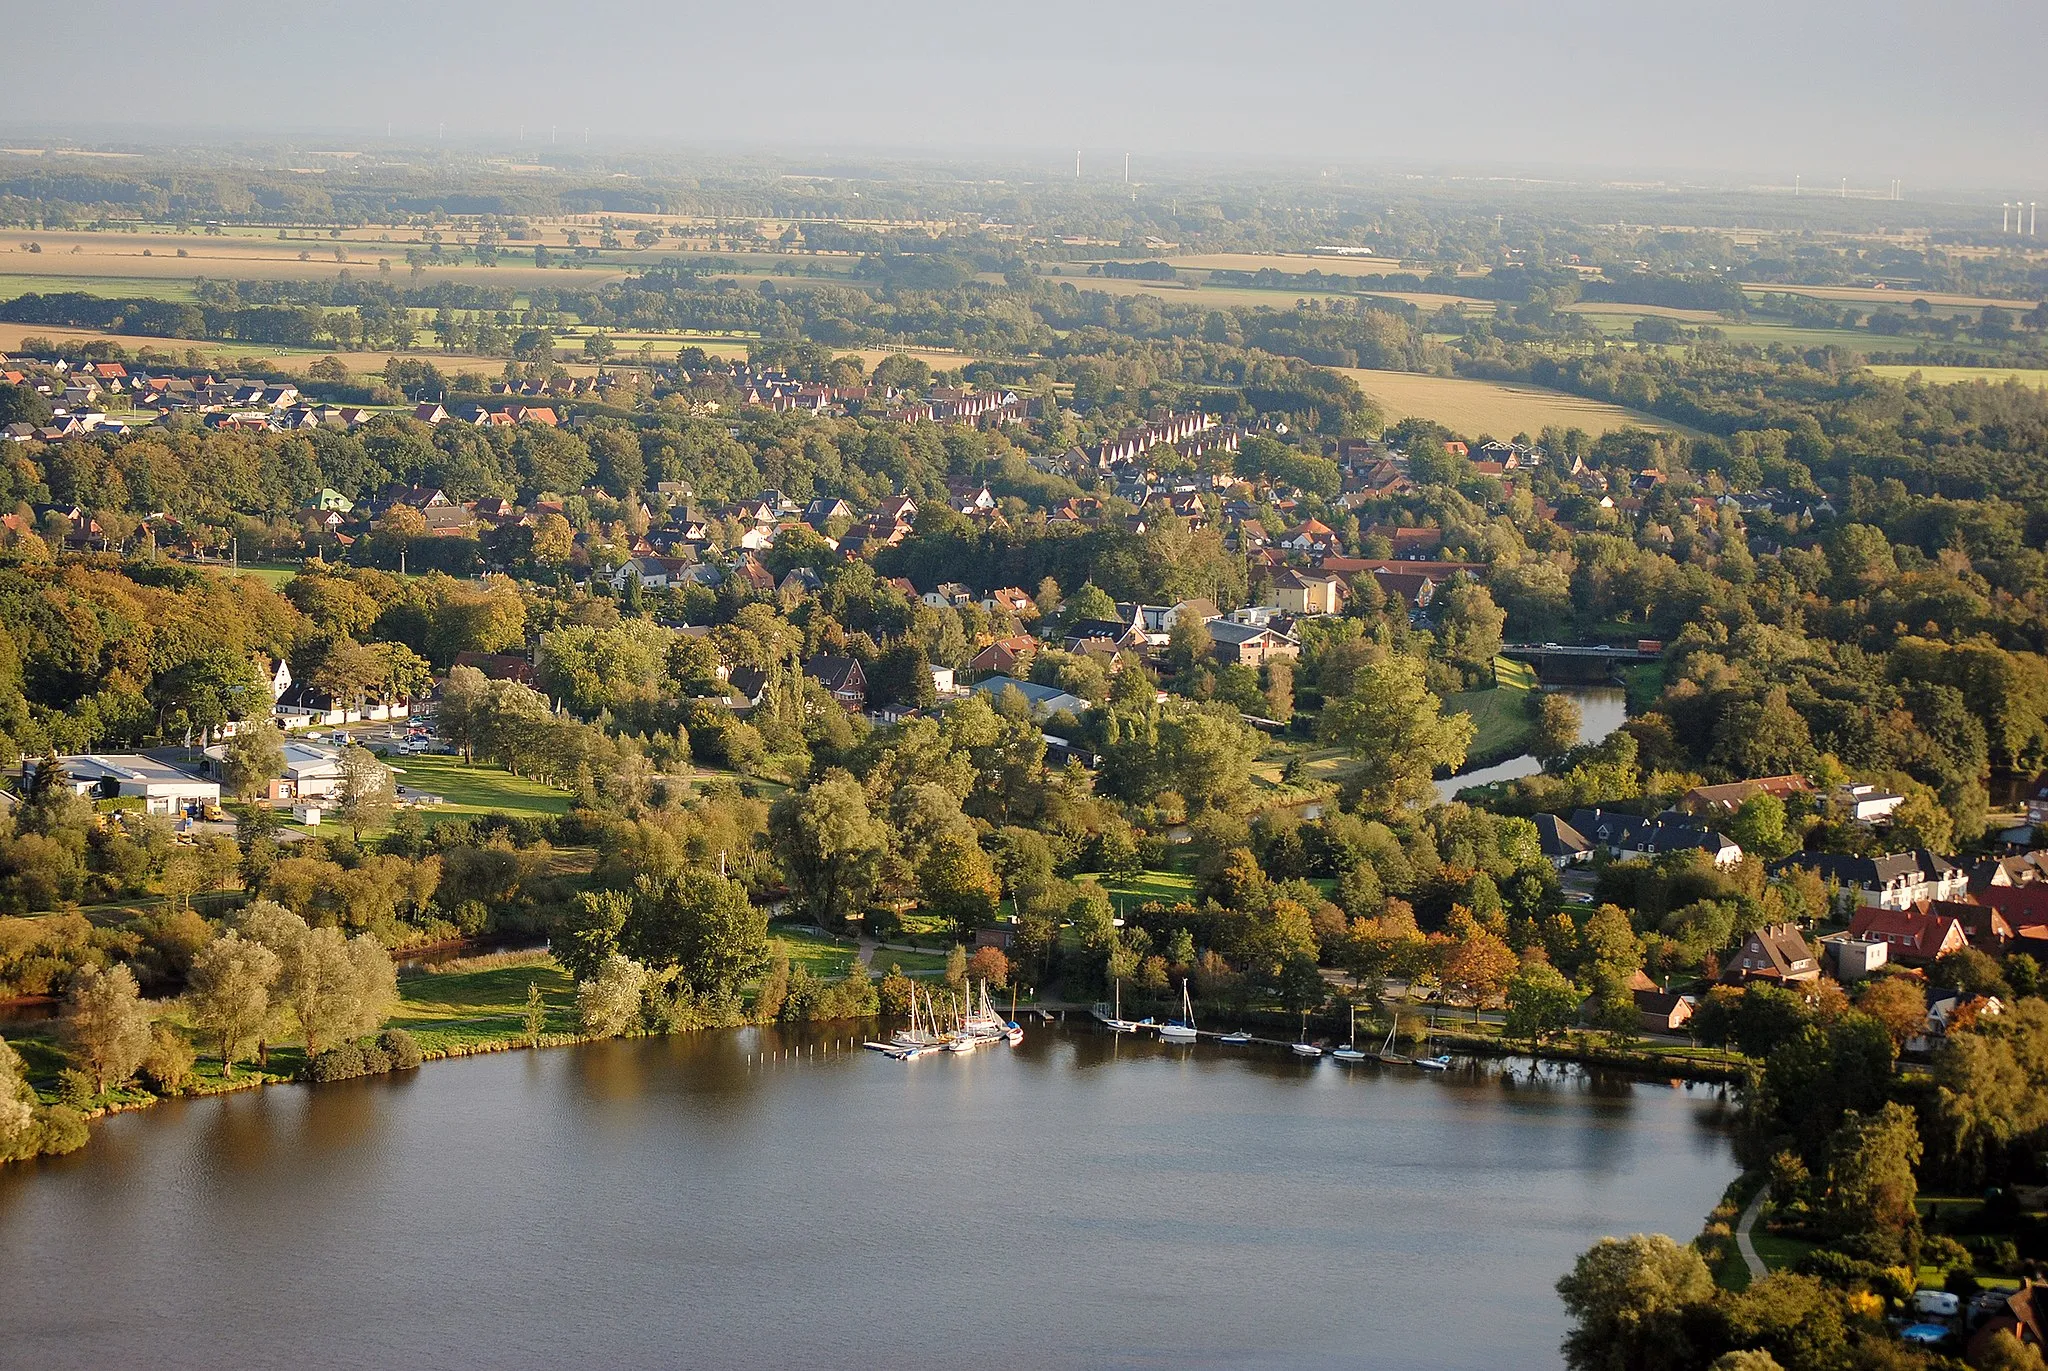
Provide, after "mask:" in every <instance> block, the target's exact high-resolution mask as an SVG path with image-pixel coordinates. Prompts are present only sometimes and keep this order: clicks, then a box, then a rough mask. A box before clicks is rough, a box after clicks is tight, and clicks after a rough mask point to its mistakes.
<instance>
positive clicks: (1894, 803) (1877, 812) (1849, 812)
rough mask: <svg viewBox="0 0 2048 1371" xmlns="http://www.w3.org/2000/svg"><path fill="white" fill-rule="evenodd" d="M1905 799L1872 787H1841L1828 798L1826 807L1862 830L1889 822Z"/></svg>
mask: <svg viewBox="0 0 2048 1371" xmlns="http://www.w3.org/2000/svg"><path fill="white" fill-rule="evenodd" d="M1905 802H1906V797H1905V796H1903V795H1897V794H1894V793H1892V792H1891V791H1889V790H1879V789H1878V788H1877V787H1876V786H1874V785H1861V784H1859V785H1843V786H1838V787H1837V788H1836V789H1835V792H1834V794H1832V795H1830V796H1828V806H1829V808H1830V809H1832V810H1833V811H1834V812H1835V813H1836V814H1837V815H1838V816H1840V817H1841V818H1844V819H1847V820H1849V821H1850V822H1851V823H1854V824H1858V825H1860V826H1862V827H1864V828H1869V827H1871V826H1873V825H1875V824H1878V823H1881V822H1886V821H1889V820H1890V818H1891V817H1892V812H1893V811H1894V810H1896V809H1897V808H1898V807H1899V806H1900V805H1902V804H1904V803H1905Z"/></svg>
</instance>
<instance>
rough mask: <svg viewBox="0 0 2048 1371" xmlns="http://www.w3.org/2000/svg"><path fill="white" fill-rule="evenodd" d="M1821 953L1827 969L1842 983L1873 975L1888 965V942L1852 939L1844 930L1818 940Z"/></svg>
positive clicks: (1845, 983) (1889, 962)
mask: <svg viewBox="0 0 2048 1371" xmlns="http://www.w3.org/2000/svg"><path fill="white" fill-rule="evenodd" d="M1820 947H1821V956H1822V958H1823V959H1824V960H1825V961H1826V962H1827V963H1828V970H1829V971H1831V972H1833V973H1834V977H1835V979H1836V980H1838V981H1840V982H1842V983H1843V984H1844V985H1848V984H1851V983H1853V982H1856V981H1860V980H1862V979H1864V978H1865V977H1867V976H1872V975H1875V974H1876V973H1877V972H1878V970H1879V969H1880V968H1882V967H1886V966H1889V965H1890V964H1891V944H1890V943H1888V942H1886V941H1885V940H1884V939H1882V938H1854V937H1851V936H1850V935H1848V934H1847V933H1830V934H1828V935H1827V936H1826V937H1825V938H1822V939H1821V940H1820Z"/></svg>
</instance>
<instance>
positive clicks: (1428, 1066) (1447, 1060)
mask: <svg viewBox="0 0 2048 1371" xmlns="http://www.w3.org/2000/svg"><path fill="white" fill-rule="evenodd" d="M1415 1065H1416V1066H1417V1067H1419V1068H1421V1069H1422V1070H1424V1071H1449V1070H1450V1069H1451V1054H1450V1053H1448V1052H1444V1053H1440V1054H1439V1055H1437V1056H1434V1057H1417V1058H1416V1059H1415Z"/></svg>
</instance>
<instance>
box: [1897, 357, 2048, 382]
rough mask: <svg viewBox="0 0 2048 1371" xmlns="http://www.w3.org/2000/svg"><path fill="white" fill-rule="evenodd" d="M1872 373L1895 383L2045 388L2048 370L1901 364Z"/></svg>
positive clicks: (2047, 380)
mask: <svg viewBox="0 0 2048 1371" xmlns="http://www.w3.org/2000/svg"><path fill="white" fill-rule="evenodd" d="M1871 370H1872V371H1873V372H1875V373H1877V374H1878V375H1879V376H1888V377H1890V378H1891V379H1892V380H1894V381H1904V380H1909V379H1911V378H1912V377H1915V376H1918V377H1919V378H1920V379H1921V380H1923V381H1926V382H1928V383H1930V384H1932V385H1937V386H1953V385H1964V384H1967V383H1969V382H1971V381H1989V382H1990V383H1991V384H1993V385H1997V384H1998V383H1999V382H2001V381H2018V382H2021V383H2022V384H2024V385H2030V386H2048V371H2035V370H2026V369H2023V368H2020V367H1915V366H1907V365H1905V364H1903V363H1900V364H1892V365H1882V366H1874V367H1872V368H1871Z"/></svg>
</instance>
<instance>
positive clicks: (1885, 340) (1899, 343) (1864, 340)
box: [1714, 323, 1926, 353]
mask: <svg viewBox="0 0 2048 1371" xmlns="http://www.w3.org/2000/svg"><path fill="white" fill-rule="evenodd" d="M1714 327H1715V328H1718V329H1720V330H1721V334H1722V336H1723V337H1724V338H1726V339H1727V340H1728V341H1729V342H1731V343H1750V344H1754V345H1755V346H1757V347H1769V346H1771V344H1773V343H1777V344H1780V345H1782V346H1784V347H1789V348H1846V349H1848V350H1849V351H1851V352H1862V353H1886V352H1912V351H1913V350H1914V349H1916V348H1918V347H1919V346H1920V345H1921V344H1922V343H1923V342H1925V341H1926V340H1925V339H1921V338H1898V337H1888V336H1887V335H1885V334H1882V333H1872V332H1870V331H1869V330H1867V329H1846V328H1797V327H1794V326H1792V325H1790V324H1772V323H1756V324H1716V325H1714Z"/></svg>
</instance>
